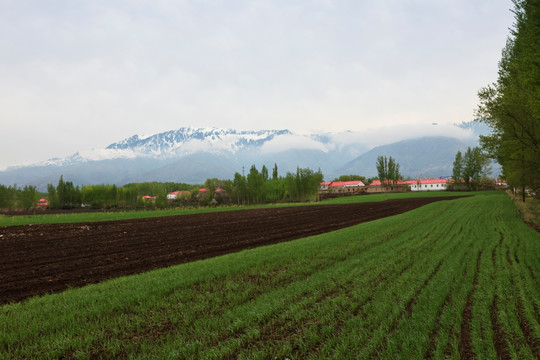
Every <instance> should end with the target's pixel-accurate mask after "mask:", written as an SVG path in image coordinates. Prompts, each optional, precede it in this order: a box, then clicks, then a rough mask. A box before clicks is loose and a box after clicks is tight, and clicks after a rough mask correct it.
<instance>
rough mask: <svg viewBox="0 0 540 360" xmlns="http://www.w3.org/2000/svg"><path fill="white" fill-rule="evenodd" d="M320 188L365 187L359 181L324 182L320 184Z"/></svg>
mask: <svg viewBox="0 0 540 360" xmlns="http://www.w3.org/2000/svg"><path fill="white" fill-rule="evenodd" d="M321 186H330V187H344V186H365V185H364V183H363V182H362V181H360V180H355V181H325V182H322V183H321Z"/></svg>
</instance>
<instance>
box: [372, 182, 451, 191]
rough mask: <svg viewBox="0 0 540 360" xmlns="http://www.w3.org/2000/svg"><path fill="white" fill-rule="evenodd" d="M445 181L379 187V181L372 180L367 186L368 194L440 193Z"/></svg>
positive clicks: (401, 183)
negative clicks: (399, 192)
mask: <svg viewBox="0 0 540 360" xmlns="http://www.w3.org/2000/svg"><path fill="white" fill-rule="evenodd" d="M447 182H448V180H447V179H421V180H420V179H417V180H407V181H398V182H397V183H396V184H395V185H393V184H384V186H383V185H381V182H380V181H379V180H374V181H373V182H372V183H371V185H369V186H368V189H367V192H368V193H378V192H390V191H392V192H393V191H442V190H446V188H447Z"/></svg>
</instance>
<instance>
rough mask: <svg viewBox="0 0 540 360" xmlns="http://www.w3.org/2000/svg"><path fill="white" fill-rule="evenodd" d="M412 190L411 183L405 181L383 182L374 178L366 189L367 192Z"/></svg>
mask: <svg viewBox="0 0 540 360" xmlns="http://www.w3.org/2000/svg"><path fill="white" fill-rule="evenodd" d="M403 191H410V189H409V185H408V184H407V183H406V182H405V181H398V182H396V183H395V184H394V183H388V184H381V181H380V180H373V182H372V183H371V184H369V186H368V187H367V189H366V192H367V193H369V194H371V193H381V192H403Z"/></svg>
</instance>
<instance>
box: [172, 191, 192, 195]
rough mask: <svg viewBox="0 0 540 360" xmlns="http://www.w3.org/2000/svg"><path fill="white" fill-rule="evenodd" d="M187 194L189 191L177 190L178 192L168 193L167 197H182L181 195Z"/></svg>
mask: <svg viewBox="0 0 540 360" xmlns="http://www.w3.org/2000/svg"><path fill="white" fill-rule="evenodd" d="M188 192H189V191H187V190H184V191H182V190H178V191H173V192H172V193H168V194H167V195H182V194H184V193H188Z"/></svg>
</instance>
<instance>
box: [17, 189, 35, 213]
mask: <svg viewBox="0 0 540 360" xmlns="http://www.w3.org/2000/svg"><path fill="white" fill-rule="evenodd" d="M37 201H38V192H37V189H36V187H35V186H29V185H26V186H25V187H24V189H23V190H21V191H20V192H19V202H20V204H21V206H22V207H23V208H24V209H30V208H32V207H34V206H35V205H36V202H37Z"/></svg>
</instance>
